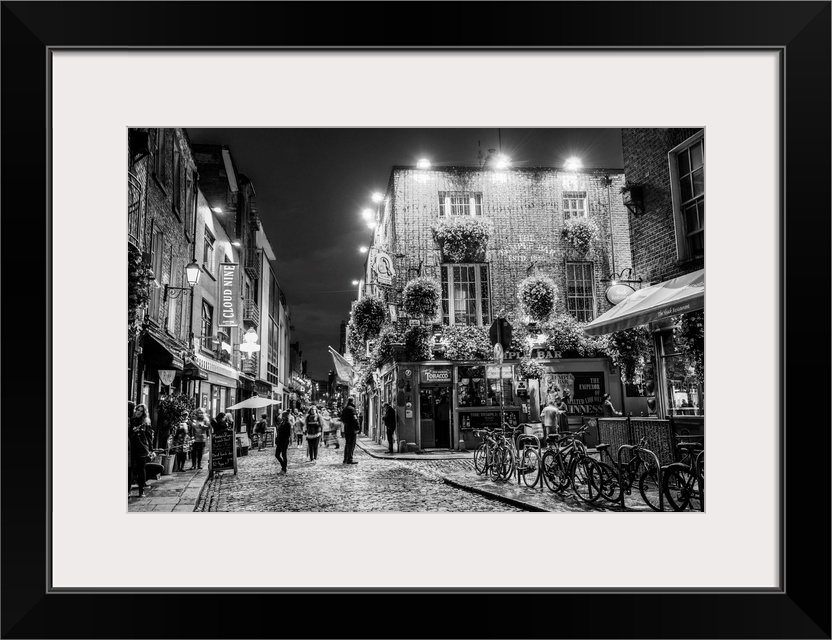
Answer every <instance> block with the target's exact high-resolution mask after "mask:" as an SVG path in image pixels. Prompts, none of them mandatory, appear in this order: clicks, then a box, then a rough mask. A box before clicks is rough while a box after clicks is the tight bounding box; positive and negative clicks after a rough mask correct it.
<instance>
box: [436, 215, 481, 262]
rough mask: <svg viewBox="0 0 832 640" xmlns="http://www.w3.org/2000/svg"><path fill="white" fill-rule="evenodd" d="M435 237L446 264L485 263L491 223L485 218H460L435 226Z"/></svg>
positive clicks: (438, 223) (444, 221)
mask: <svg viewBox="0 0 832 640" xmlns="http://www.w3.org/2000/svg"><path fill="white" fill-rule="evenodd" d="M433 237H434V239H435V240H436V241H437V242H438V243H439V248H440V249H441V250H442V259H443V261H446V262H483V261H485V250H486V249H487V248H488V239H489V238H490V237H491V222H490V221H489V220H487V219H483V218H473V217H470V216H459V217H456V218H452V219H449V220H440V221H439V222H437V223H436V224H434V225H433Z"/></svg>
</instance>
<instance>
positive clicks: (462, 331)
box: [442, 325, 492, 360]
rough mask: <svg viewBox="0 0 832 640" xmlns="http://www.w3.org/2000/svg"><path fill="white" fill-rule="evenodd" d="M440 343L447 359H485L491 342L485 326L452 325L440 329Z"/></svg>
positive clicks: (488, 356) (488, 355) (490, 350)
mask: <svg viewBox="0 0 832 640" xmlns="http://www.w3.org/2000/svg"><path fill="white" fill-rule="evenodd" d="M442 344H443V346H444V351H445V357H446V358H447V359H448V360H487V359H489V358H491V354H492V349H491V342H490V340H489V339H488V329H486V328H485V327H477V326H469V325H454V326H447V327H444V328H443V330H442Z"/></svg>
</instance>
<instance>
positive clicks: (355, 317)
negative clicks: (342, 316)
mask: <svg viewBox="0 0 832 640" xmlns="http://www.w3.org/2000/svg"><path fill="white" fill-rule="evenodd" d="M386 317H387V309H386V308H385V307H384V303H383V302H382V301H381V299H380V298H375V297H373V296H365V297H364V298H361V300H359V301H358V302H356V303H355V304H353V307H352V320H351V323H352V328H353V330H354V331H355V333H356V337H357V338H360V339H361V340H362V341H366V340H370V339H372V338H375V337H376V336H377V335H378V334H379V333H380V332H381V327H382V325H384V320H385V318H386Z"/></svg>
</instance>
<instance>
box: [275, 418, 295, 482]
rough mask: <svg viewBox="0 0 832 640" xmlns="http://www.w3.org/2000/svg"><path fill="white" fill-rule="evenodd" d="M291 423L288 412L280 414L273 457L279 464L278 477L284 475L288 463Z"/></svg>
mask: <svg viewBox="0 0 832 640" xmlns="http://www.w3.org/2000/svg"><path fill="white" fill-rule="evenodd" d="M292 426H293V425H292V421H291V420H289V412H288V411H284V412H283V413H281V414H280V424H278V425H277V434H276V437H275V449H276V451H275V452H274V457H275V458H277V461H278V462H279V463H280V475H282V476H285V475H286V464H287V462H288V457H287V453H288V449H289V440H290V439H291V438H292Z"/></svg>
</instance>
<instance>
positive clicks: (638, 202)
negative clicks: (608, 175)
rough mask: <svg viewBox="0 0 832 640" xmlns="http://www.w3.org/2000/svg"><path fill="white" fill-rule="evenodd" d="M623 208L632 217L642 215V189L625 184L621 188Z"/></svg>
mask: <svg viewBox="0 0 832 640" xmlns="http://www.w3.org/2000/svg"><path fill="white" fill-rule="evenodd" d="M621 195H622V196H623V201H624V206H625V207H627V210H628V211H629V212H630V213H632V214H633V215H634V216H640V215H641V214H642V213H644V187H643V186H641V185H637V184H629V183H627V184H626V185H624V186H623V187H621Z"/></svg>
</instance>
